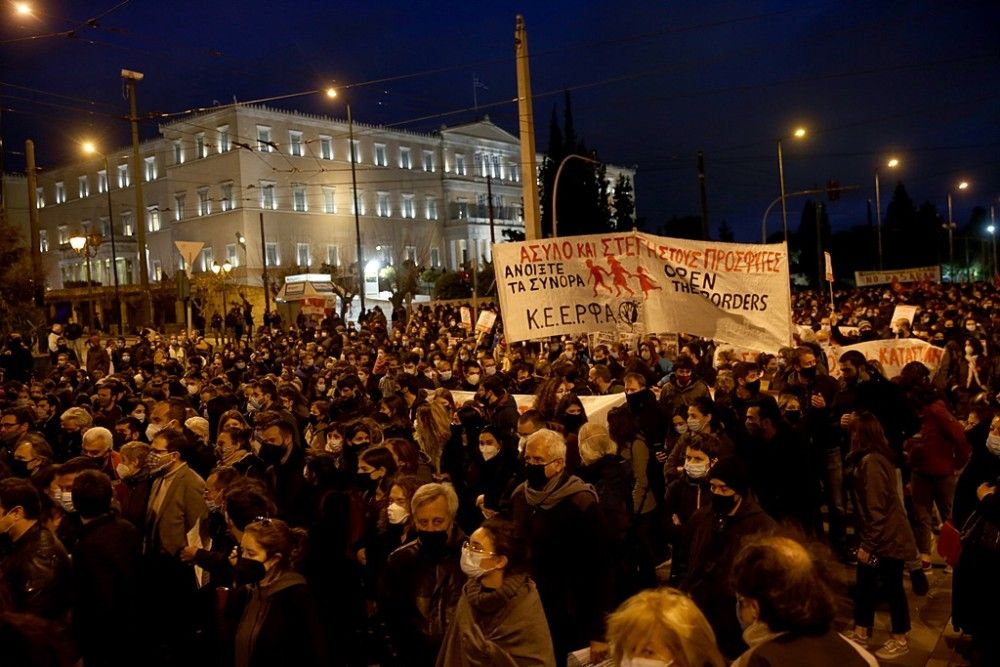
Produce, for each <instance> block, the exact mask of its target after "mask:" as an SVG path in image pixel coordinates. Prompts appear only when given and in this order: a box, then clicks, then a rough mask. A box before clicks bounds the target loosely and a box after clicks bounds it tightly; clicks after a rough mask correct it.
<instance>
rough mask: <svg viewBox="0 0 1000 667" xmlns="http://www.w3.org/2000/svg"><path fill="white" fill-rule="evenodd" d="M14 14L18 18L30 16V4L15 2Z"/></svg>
mask: <svg viewBox="0 0 1000 667" xmlns="http://www.w3.org/2000/svg"><path fill="white" fill-rule="evenodd" d="M14 12H15V13H16V14H17V15H18V16H31V4H30V3H27V2H15V3H14Z"/></svg>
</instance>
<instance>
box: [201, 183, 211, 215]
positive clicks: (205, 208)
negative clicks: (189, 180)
mask: <svg viewBox="0 0 1000 667" xmlns="http://www.w3.org/2000/svg"><path fill="white" fill-rule="evenodd" d="M211 212H212V200H211V199H209V198H208V188H198V215H208V214H209V213H211Z"/></svg>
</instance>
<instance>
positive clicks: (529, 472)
mask: <svg viewBox="0 0 1000 667" xmlns="http://www.w3.org/2000/svg"><path fill="white" fill-rule="evenodd" d="M524 477H525V479H527V480H528V486H530V487H531V488H532V489H534V490H536V491H541V490H542V489H544V488H545V485H546V484H548V483H549V478H548V477H547V476H546V475H545V464H544V463H527V464H525V466H524Z"/></svg>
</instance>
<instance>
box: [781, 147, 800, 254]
mask: <svg viewBox="0 0 1000 667" xmlns="http://www.w3.org/2000/svg"><path fill="white" fill-rule="evenodd" d="M805 136H806V128H804V127H797V128H795V130H794V131H793V132H792V137H791V138H794V139H804V138H805ZM786 138H787V137H786ZM781 140H782V137H778V186H779V187H780V189H781V224H782V227H783V228H784V230H785V243H788V207H787V206H786V205H785V158H784V155H783V154H782V152H781Z"/></svg>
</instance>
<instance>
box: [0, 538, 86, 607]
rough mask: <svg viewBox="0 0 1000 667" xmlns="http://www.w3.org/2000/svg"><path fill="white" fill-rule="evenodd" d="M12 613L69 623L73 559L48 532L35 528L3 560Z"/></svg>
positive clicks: (0, 559) (1, 572)
mask: <svg viewBox="0 0 1000 667" xmlns="http://www.w3.org/2000/svg"><path fill="white" fill-rule="evenodd" d="M0 578H2V580H3V585H4V587H5V588H6V593H7V594H8V595H9V596H10V600H11V611H15V612H20V613H28V614H34V615H35V616H40V617H41V618H44V619H46V620H49V621H54V622H56V623H63V622H65V621H66V619H67V615H68V612H69V608H70V601H71V599H72V594H73V589H72V586H73V581H72V573H71V570H70V562H69V555H68V554H67V553H66V549H64V548H63V545H62V543H61V542H60V541H59V540H58V539H57V538H56V536H55V535H53V534H52V531H50V530H49V529H48V528H45V527H43V526H42V525H41V524H38V523H36V524H34V525H33V526H32V527H31V528H29V529H28V530H27V531H26V532H25V533H24V534H23V535H21V537H19V538H18V539H17V541H16V542H14V543H13V544H12V545H11V547H10V550H9V551H8V552H6V553H5V554H3V556H2V557H0Z"/></svg>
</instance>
